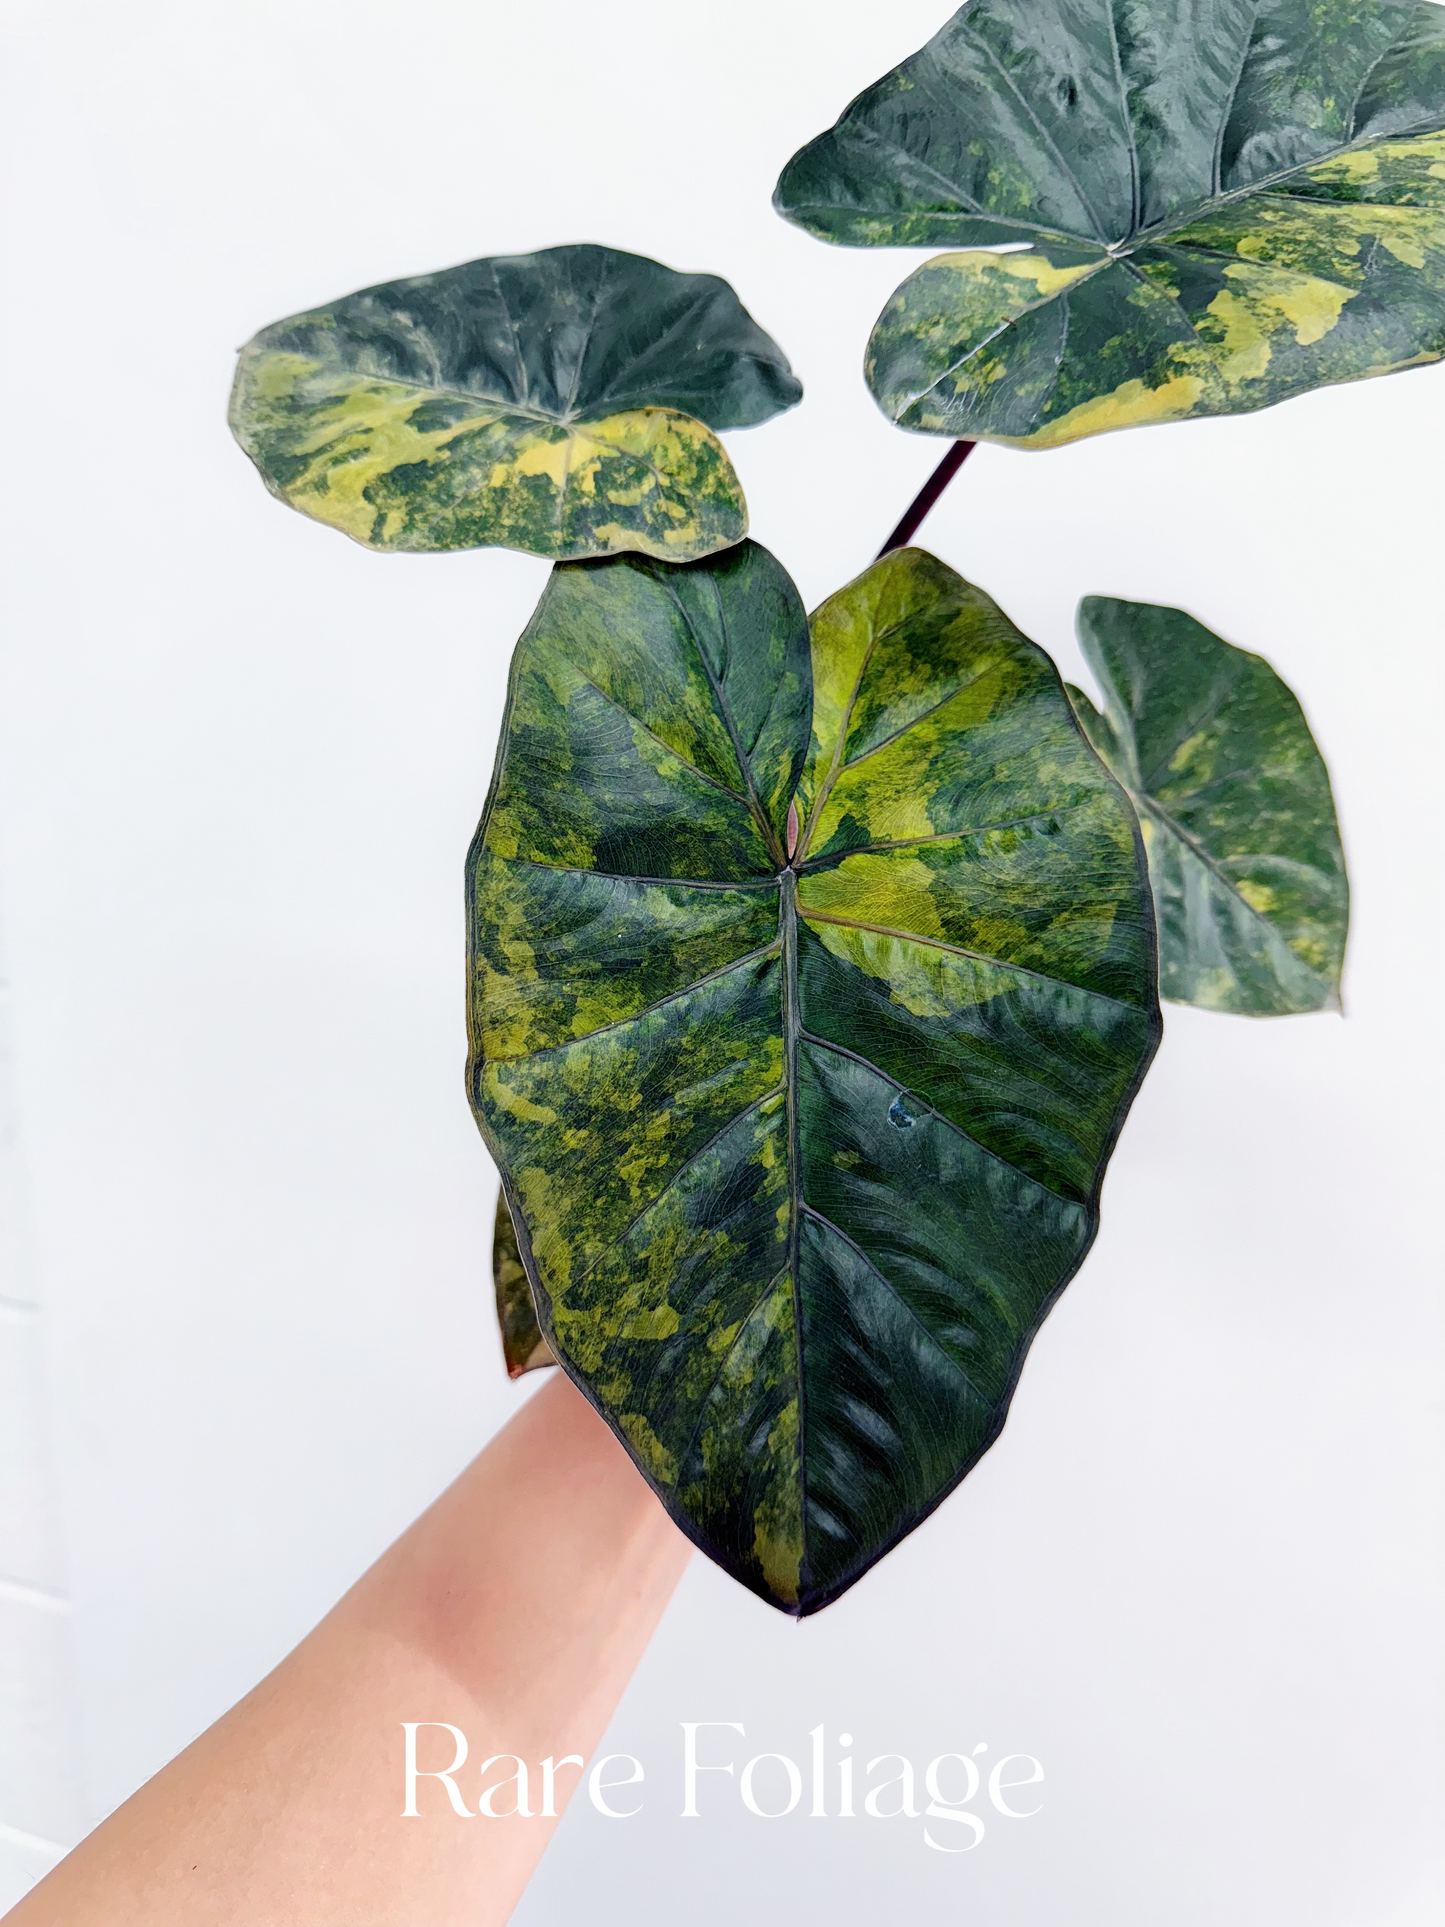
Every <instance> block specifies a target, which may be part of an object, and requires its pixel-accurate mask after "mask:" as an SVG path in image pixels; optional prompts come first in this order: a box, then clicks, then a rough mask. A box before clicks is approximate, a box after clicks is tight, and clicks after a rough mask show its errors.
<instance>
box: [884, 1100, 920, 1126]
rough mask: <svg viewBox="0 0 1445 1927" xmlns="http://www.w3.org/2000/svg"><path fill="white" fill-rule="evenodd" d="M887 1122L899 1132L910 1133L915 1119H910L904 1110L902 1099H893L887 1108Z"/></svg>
mask: <svg viewBox="0 0 1445 1927" xmlns="http://www.w3.org/2000/svg"><path fill="white" fill-rule="evenodd" d="M888 1122H889V1123H890V1124H892V1125H894V1126H895V1127H896V1128H897V1129H898V1130H900V1131H911V1130H912V1129H913V1126H914V1124H915V1123H916V1122H917V1119H916V1118H913V1117H911V1116H910V1115H909V1114H908V1112H907V1111H905V1110H904V1108H903V1099H902V1098H901V1097H895V1098H894V1100H893V1102H892V1103H891V1104H890V1105H889V1106H888Z"/></svg>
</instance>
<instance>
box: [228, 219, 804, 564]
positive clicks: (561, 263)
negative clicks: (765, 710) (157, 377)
mask: <svg viewBox="0 0 1445 1927" xmlns="http://www.w3.org/2000/svg"><path fill="white" fill-rule="evenodd" d="M802 392H803V391H802V389H801V387H800V386H799V384H798V383H797V381H796V380H795V379H794V377H793V374H792V371H791V370H790V369H789V367H788V364H787V360H786V359H785V357H784V355H783V353H782V350H781V349H780V348H779V347H778V346H777V344H776V342H774V341H772V340H771V339H770V338H769V337H768V336H767V335H765V334H764V333H763V331H762V329H761V328H759V327H758V325H757V323H756V322H755V321H754V320H753V319H752V317H751V316H750V315H749V314H748V312H747V310H746V309H745V308H744V307H743V306H742V305H741V304H740V302H739V301H738V298H737V296H736V295H735V294H734V293H733V291H732V289H731V288H730V287H729V286H728V284H727V282H726V281H720V280H719V279H718V278H717V276H716V275H711V274H675V273H674V272H673V271H672V269H671V268H664V267H661V266H660V265H659V264H658V263H657V262H656V261H649V260H646V259H644V258H643V257H642V256H641V255H636V254H622V253H620V252H619V251H618V250H617V249H616V248H599V247H566V248H548V249H547V250H545V251H544V252H543V253H541V254H519V255H501V256H498V257H497V258H496V259H494V260H488V261H468V262H467V263H466V264H465V265H464V266H462V267H459V268H448V269H446V270H445V271H444V272H443V273H441V274H423V275H417V276H415V277H414V278H413V279H411V280H409V281H390V282H387V283H386V284H385V285H384V286H382V287H377V288H364V289H363V290H362V291H361V292H360V293H359V294H351V295H347V296H346V297H345V299H344V300H341V301H336V302H333V303H332V304H331V305H330V306H329V307H326V308H317V309H314V310H312V311H311V312H310V313H308V314H302V315H294V316H293V317H292V318H291V319H290V320H289V321H278V322H276V323H275V324H274V325H273V326H272V327H269V328H263V329H262V330H261V332H260V334H258V335H257V336H256V337H255V339H254V340H253V341H250V342H248V343H247V344H246V346H245V347H244V348H243V349H242V350H241V361H240V366H239V367H238V369H237V371H236V384H235V389H234V391H233V393H232V397H231V427H232V429H233V431H234V433H235V435H236V438H237V440H238V441H239V442H240V444H241V446H242V447H243V448H244V449H245V451H246V453H247V454H248V455H249V456H250V457H251V459H252V461H253V462H255V464H256V466H257V468H259V469H260V471H261V475H262V477H263V479H264V480H265V483H266V486H267V487H268V488H269V489H270V490H271V492H272V494H273V495H276V496H279V497H280V499H281V500H282V501H283V502H286V503H288V504H289V505H290V506H291V507H292V508H297V509H301V510H302V511H303V512H304V513H305V514H307V515H314V516H315V517H316V518H317V519H318V521H322V522H329V523H330V524H331V525H332V527H333V528H338V529H342V530H344V532H345V533H346V534H347V535H350V536H354V537H355V538H356V540H357V541H358V542H362V543H364V544H366V546H367V547H369V548H376V549H469V548H479V547H486V546H495V547H501V548H508V549H525V550H526V551H527V552H528V553H529V554H532V555H546V556H553V557H572V556H588V555H605V554H611V553H613V552H614V551H616V550H619V549H637V550H641V551H642V552H643V553H644V554H647V555H657V556H664V557H666V558H667V559H668V560H670V561H678V562H685V561H687V560H689V559H690V558H692V557H694V556H699V555H709V554H711V553H713V552H714V551H715V550H717V549H721V548H727V547H729V546H730V545H731V544H732V543H734V542H737V541H738V540H739V539H740V538H741V537H742V535H743V534H744V533H745V532H746V529H747V512H746V509H745V507H744V504H743V497H742V490H741V488H740V487H739V485H738V480H737V477H736V475H735V474H734V473H733V469H732V464H731V463H730V462H729V461H728V458H727V456H726V454H725V453H724V452H723V448H722V444H721V443H720V442H719V441H718V440H717V438H716V436H715V435H714V434H713V433H712V431H713V430H714V429H724V428H742V427H746V426H747V425H748V424H749V423H752V422H760V421H765V420H766V419H767V418H768V416H770V415H775V414H776V413H777V412H778V410H779V409H781V408H790V407H791V406H792V405H793V403H794V402H796V401H797V400H798V399H799V397H800V396H801V394H802Z"/></svg>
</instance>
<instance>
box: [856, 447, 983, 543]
mask: <svg viewBox="0 0 1445 1927" xmlns="http://www.w3.org/2000/svg"><path fill="white" fill-rule="evenodd" d="M977 446H978V444H977V442H955V443H954V444H953V446H952V447H951V448H950V449H949V450H948V451H947V453H946V454H945V455H944V457H943V460H942V461H941V462H940V463H939V464H938V467H937V468H936V469H934V471H933V473H932V474H931V475H930V476H929V478H928V480H927V481H926V482H925V483H924V484H923V487H922V488H921V489H919V491H918V493H917V494H916V495H915V496H914V498H913V500H912V501H911V502H910V503H909V504H908V507H907V508H906V509H905V510H904V512H903V517H902V519H901V521H900V522H899V524H898V527H897V528H896V529H895V530H894V531H893V533H892V535H890V536H889V538H888V540H887V541H886V542H885V543H884V544H883V547H882V548H881V549H880V550H879V551H878V553H877V555H876V556H875V557H874V560H875V561H876V562H881V561H882V560H883V558H884V556H885V555H892V553H893V551H894V550H895V549H904V548H907V546H908V544H909V543H910V542H911V541H912V540H913V538H914V536H915V535H916V534H917V532H918V527H919V524H920V523H921V522H922V520H923V518H924V516H925V515H927V513H928V511H929V510H930V509H931V508H932V507H933V505H934V503H935V502H936V501H937V500H938V498H939V496H940V495H942V493H943V491H944V490H945V489H946V488H947V487H948V485H949V483H950V482H951V481H952V480H953V478H954V476H955V475H957V473H958V471H959V470H960V469H961V468H962V467H963V465H964V463H965V462H966V461H967V460H968V457H969V453H970V451H971V450H972V449H974V448H976V447H977Z"/></svg>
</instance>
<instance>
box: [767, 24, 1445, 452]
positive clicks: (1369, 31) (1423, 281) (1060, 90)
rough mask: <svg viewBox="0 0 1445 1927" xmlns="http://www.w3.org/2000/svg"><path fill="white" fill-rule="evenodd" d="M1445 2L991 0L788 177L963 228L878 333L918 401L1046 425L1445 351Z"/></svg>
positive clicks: (1392, 366)
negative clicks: (1018, 246) (1016, 247)
mask: <svg viewBox="0 0 1445 1927" xmlns="http://www.w3.org/2000/svg"><path fill="white" fill-rule="evenodd" d="M1442 129H1445V10H1442V9H1441V8H1440V7H1439V6H1436V5H1432V4H1428V3H1427V0H1403V4H1392V0H1263V4H1260V3H1259V0H1128V4H1124V0H972V4H970V5H968V6H966V7H964V8H962V9H961V11H960V12H958V13H957V14H955V15H954V17H953V19H952V20H950V21H949V23H948V24H947V26H945V27H944V28H943V29H942V31H941V32H940V33H938V34H937V35H936V36H935V37H934V38H933V39H932V40H931V41H930V42H929V43H928V45H927V46H926V47H924V48H923V49H922V51H921V52H919V53H917V54H915V55H913V57H912V58H911V59H909V60H906V61H904V63H903V65H902V66H901V67H898V68H896V69H895V70H894V71H893V72H892V73H891V74H889V75H887V76H886V77H885V78H884V79H883V80H881V81H879V82H878V84H877V85H876V86H874V87H871V88H869V90H868V91H867V93H865V94H863V95H862V96H861V98H860V99H858V100H856V101H855V102H854V103H853V105H852V106H851V107H850V108H849V109H848V110H847V112H846V113H845V114H844V115H843V117H842V119H841V120H840V121H839V122H838V124H837V126H836V127H834V128H833V129H832V130H831V131H830V132H829V133H827V134H824V135H822V136H820V138H819V139H817V140H815V141H813V142H811V143H810V144H809V145H808V146H807V147H805V148H804V149H803V150H802V152H801V153H800V154H798V155H796V156H795V157H794V159H793V160H792V161H791V162H790V163H789V165H788V167H787V168H786V169H785V170H784V173H783V177H782V179H781V181H780V182H779V184H778V191H777V195H776V204H777V206H778V208H779V210H780V211H781V212H782V213H783V214H785V215H786V216H787V217H788V218H789V219H790V220H794V221H797V222H798V223H800V224H801V225H802V226H803V227H806V228H808V229H809V230H810V231H811V232H812V233H814V234H817V235H820V236H822V237H823V238H824V239H826V240H830V241H843V242H849V243H852V244H854V245H865V246H877V245H880V244H884V245H894V246H897V245H908V246H919V245H930V244H936V243H945V244H948V245H950V246H953V247H961V248H966V249H970V250H975V249H980V248H988V247H995V248H996V247H997V246H998V245H999V244H1001V243H1005V242H1009V243H1013V242H1019V241H1026V242H1027V243H1028V244H1029V245H1028V247H1027V248H1026V249H1025V250H1023V251H1020V252H1016V253H1011V254H1003V255H1000V254H997V253H993V254H990V253H980V252H967V253H959V254H950V255H944V256H941V257H940V258H938V259H936V260H934V261H931V262H929V263H927V264H926V265H925V266H924V267H921V268H919V269H918V271H917V272H916V273H915V274H913V275H911V276H910V277H909V278H908V280H906V281H905V282H904V283H903V285H902V287H901V288H899V290H898V291H897V293H896V294H895V295H894V296H893V297H892V299H891V300H890V301H889V303H888V305H887V307H886V308H885V309H884V311H883V314H882V315H881V316H880V318H879V320H878V324H877V326H876V327H875V328H874V330H873V336H872V339H871V341H870V342H869V346H868V357H867V375H868V381H869V384H870V386H871V387H872V389H873V392H874V395H875V396H876V397H877V400H878V402H879V405H880V407H882V409H883V411H884V412H885V414H887V415H888V416H889V417H890V418H891V419H892V420H894V421H896V422H898V423H900V424H901V425H902V426H903V427H905V428H914V429H920V430H923V431H925V432H927V433H931V434H941V435H953V436H963V437H970V438H976V439H982V440H986V441H999V442H1009V443H1013V444H1015V445H1017V446H1020V447H1026V448H1051V447H1055V446H1057V445H1058V444H1060V443H1062V442H1069V441H1074V440H1077V439H1078V438H1079V437H1080V436H1083V435H1093V434H1098V433H1099V432H1101V431H1102V430H1105V429H1111V428H1129V427H1134V426H1137V425H1139V424H1143V423H1148V422H1161V421H1174V420H1178V419H1180V418H1182V417H1184V416H1189V415H1223V414H1235V413H1239V412H1243V411H1246V410H1250V409H1255V408H1264V407H1267V406H1269V404H1270V403H1272V402H1277V401H1283V400H1285V399H1287V398H1288V397H1289V396H1291V395H1298V394H1302V393H1303V392H1304V391H1305V390H1307V389H1310V388H1316V387H1319V386H1320V385H1321V384H1322V383H1326V382H1339V381H1355V380H1358V379H1359V378H1360V377H1362V376H1365V375H1383V374H1389V373H1392V372H1393V371H1394V370H1396V369H1399V368H1408V367H1412V366H1414V365H1415V364H1416V363H1419V362H1425V361H1436V360H1439V359H1440V357H1441V356H1442V355H1445V132H1442Z"/></svg>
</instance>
